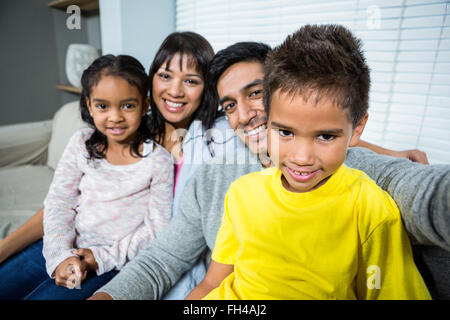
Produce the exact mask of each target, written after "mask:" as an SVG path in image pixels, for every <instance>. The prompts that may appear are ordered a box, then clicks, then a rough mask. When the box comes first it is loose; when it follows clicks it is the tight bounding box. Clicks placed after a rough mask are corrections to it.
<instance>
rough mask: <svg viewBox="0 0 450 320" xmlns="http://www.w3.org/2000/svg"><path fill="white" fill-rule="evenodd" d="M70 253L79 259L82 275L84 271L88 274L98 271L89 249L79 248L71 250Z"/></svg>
mask: <svg viewBox="0 0 450 320" xmlns="http://www.w3.org/2000/svg"><path fill="white" fill-rule="evenodd" d="M72 252H73V253H74V254H76V255H78V256H79V257H80V260H81V266H80V267H81V268H80V270H81V272H82V273H84V272H85V271H86V272H90V271H95V270H97V269H98V265H97V261H95V257H94V254H93V253H92V251H91V249H86V248H80V249H77V250H73V251H72ZM84 278H85V277H84ZM84 278H83V279H82V280H84Z"/></svg>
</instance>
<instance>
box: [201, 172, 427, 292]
mask: <svg viewBox="0 0 450 320" xmlns="http://www.w3.org/2000/svg"><path fill="white" fill-rule="evenodd" d="M212 259H213V260H215V261H217V262H219V263H223V264H233V265H234V272H233V273H231V274H230V275H229V276H228V277H227V278H225V280H224V281H223V282H222V283H221V285H220V286H219V287H218V288H216V289H214V290H213V291H211V292H210V293H209V294H208V295H207V296H206V297H205V299H227V300H228V299H430V294H429V292H428V290H427V288H426V286H425V283H424V281H423V279H422V277H421V275H420V274H419V272H418V270H417V268H416V266H415V264H414V261H413V257H412V251H411V246H410V243H409V239H408V237H407V234H406V232H405V231H404V229H403V226H402V222H401V219H400V213H399V210H398V208H397V206H396V204H395V202H394V201H393V200H392V198H391V197H390V196H389V195H388V194H387V193H386V192H384V191H383V190H381V189H380V188H379V187H378V186H377V185H376V184H375V182H374V181H372V180H371V179H370V178H369V177H368V176H367V175H366V174H365V173H363V172H361V171H359V170H355V169H351V168H348V167H346V166H345V165H342V166H341V167H340V168H339V169H338V170H337V171H336V172H335V173H334V174H333V175H332V176H331V177H330V178H329V180H328V181H327V182H326V183H325V184H324V185H322V186H321V187H319V188H317V189H315V190H313V191H310V192H306V193H293V192H290V191H288V190H286V189H285V188H284V187H283V186H282V182H281V171H280V170H279V169H278V168H276V167H272V168H269V169H265V170H263V171H261V172H255V173H251V174H248V175H245V176H243V177H241V178H239V179H238V180H236V181H235V182H234V183H233V184H232V185H231V186H230V189H229V190H228V192H227V195H226V197H225V212H224V215H223V219H222V225H221V227H220V230H219V233H218V235H217V238H216V243H215V248H214V250H213V253H212Z"/></svg>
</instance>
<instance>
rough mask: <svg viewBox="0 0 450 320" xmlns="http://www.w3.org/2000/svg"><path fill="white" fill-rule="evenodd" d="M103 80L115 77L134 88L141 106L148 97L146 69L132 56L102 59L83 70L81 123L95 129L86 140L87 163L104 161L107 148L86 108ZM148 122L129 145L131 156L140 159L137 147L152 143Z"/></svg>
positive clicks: (106, 141) (110, 55) (141, 125)
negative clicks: (93, 91)
mask: <svg viewBox="0 0 450 320" xmlns="http://www.w3.org/2000/svg"><path fill="white" fill-rule="evenodd" d="M103 76H117V77H121V78H123V79H125V80H126V81H127V82H128V83H129V84H130V85H132V86H135V87H136V88H137V89H138V90H139V93H140V95H141V97H142V103H145V99H146V98H147V94H148V86H149V81H148V76H147V73H146V72H145V68H144V67H143V66H142V64H141V63H140V62H139V61H138V60H136V59H135V58H133V57H131V56H128V55H118V56H114V55H112V54H108V55H104V56H101V57H99V58H97V59H96V60H95V61H94V62H92V64H91V65H90V66H89V67H88V68H87V69H86V70H84V72H83V75H82V76H81V86H82V92H81V98H80V112H81V119H83V121H84V122H86V123H88V124H89V125H90V126H91V127H92V128H94V129H95V131H94V133H93V134H92V136H91V137H90V138H89V139H88V140H86V149H87V151H88V153H89V159H92V158H95V159H103V158H104V157H105V153H106V149H107V148H108V140H107V138H106V136H105V135H104V134H103V133H101V132H100V131H99V130H98V129H97V128H96V127H95V124H94V119H93V118H92V117H91V115H90V114H89V109H88V106H87V104H86V100H87V99H88V100H89V99H90V96H91V91H92V88H93V87H94V86H96V85H97V84H98V83H99V82H100V80H101V78H102V77H103ZM148 118H149V117H148V115H145V116H144V117H142V120H141V124H140V126H139V128H138V130H137V134H136V137H135V138H134V139H133V140H132V141H131V142H130V143H129V144H130V152H131V153H132V154H133V153H134V154H136V155H137V156H139V157H143V155H142V154H141V153H140V152H139V146H140V145H141V143H143V142H146V141H148V140H150V139H151V133H150V129H149V126H148V125H149V121H148Z"/></svg>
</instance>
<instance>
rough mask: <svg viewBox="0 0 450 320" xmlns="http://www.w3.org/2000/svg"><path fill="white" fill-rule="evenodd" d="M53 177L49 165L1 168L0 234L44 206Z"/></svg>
mask: <svg viewBox="0 0 450 320" xmlns="http://www.w3.org/2000/svg"><path fill="white" fill-rule="evenodd" d="M52 178H53V170H51V169H50V168H48V167H47V166H31V165H28V166H20V167H11V168H1V169H0V181H1V182H2V183H1V184H0V208H1V210H0V238H3V237H4V236H6V234H8V233H9V232H10V231H13V230H14V229H15V228H17V227H19V226H20V225H21V224H22V223H23V222H25V221H26V220H28V219H29V218H30V217H31V216H32V215H33V214H35V213H36V212H37V211H38V210H39V209H40V208H42V205H43V202H44V199H45V196H46V195H47V192H48V189H49V187H50V183H51V181H52Z"/></svg>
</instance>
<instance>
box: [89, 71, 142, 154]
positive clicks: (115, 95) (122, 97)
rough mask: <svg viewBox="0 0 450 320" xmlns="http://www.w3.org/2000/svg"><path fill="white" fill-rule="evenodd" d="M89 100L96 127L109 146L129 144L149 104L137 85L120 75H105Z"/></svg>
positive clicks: (91, 93)
mask: <svg viewBox="0 0 450 320" xmlns="http://www.w3.org/2000/svg"><path fill="white" fill-rule="evenodd" d="M86 100H87V101H86V104H87V106H88V109H89V113H90V115H91V117H92V118H93V119H94V124H95V126H96V128H97V129H98V130H99V131H100V132H101V133H103V134H104V135H105V136H106V138H107V140H108V144H109V145H112V144H127V143H129V141H130V140H132V139H133V138H134V137H135V135H136V132H137V130H138V128H139V126H140V124H141V120H142V117H143V116H144V115H145V114H146V113H147V110H148V105H149V101H148V99H145V101H143V100H144V99H143V97H142V96H141V94H140V93H139V90H138V89H137V88H136V87H135V86H133V85H131V84H130V83H128V81H126V80H125V79H123V78H122V77H118V76H102V78H101V79H100V81H99V82H98V83H97V85H94V86H92V88H91V92H90V97H89V98H86Z"/></svg>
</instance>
